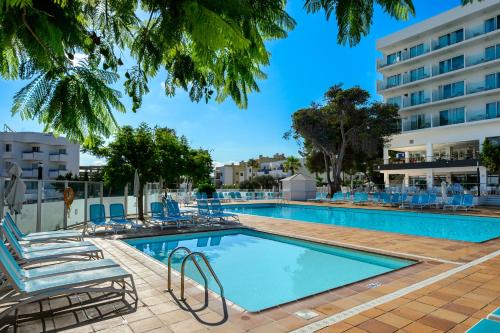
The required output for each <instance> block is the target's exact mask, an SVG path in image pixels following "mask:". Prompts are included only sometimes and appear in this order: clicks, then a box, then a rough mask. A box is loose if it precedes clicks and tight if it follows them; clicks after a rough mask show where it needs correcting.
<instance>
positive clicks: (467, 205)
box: [456, 194, 474, 211]
mask: <svg viewBox="0 0 500 333" xmlns="http://www.w3.org/2000/svg"><path fill="white" fill-rule="evenodd" d="M473 208H474V196H473V195H472V194H464V197H463V199H462V204H460V205H459V206H458V207H457V208H456V209H464V210H465V211H467V210H469V209H473Z"/></svg>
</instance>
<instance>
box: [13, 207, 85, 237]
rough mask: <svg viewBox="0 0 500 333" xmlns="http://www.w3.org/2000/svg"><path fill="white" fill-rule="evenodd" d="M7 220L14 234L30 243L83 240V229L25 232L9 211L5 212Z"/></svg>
mask: <svg viewBox="0 0 500 333" xmlns="http://www.w3.org/2000/svg"><path fill="white" fill-rule="evenodd" d="M5 222H6V223H7V224H8V225H9V226H10V227H11V229H12V230H13V232H14V235H15V236H16V238H17V239H18V240H19V241H25V242H30V243H38V242H43V243H48V242H57V241H72V240H77V241H82V240H83V231H70V230H58V231H47V232H33V233H29V234H27V233H23V232H22V231H21V230H20V229H19V227H18V226H17V224H16V223H15V222H14V220H13V219H12V216H11V215H10V214H9V213H6V214H5Z"/></svg>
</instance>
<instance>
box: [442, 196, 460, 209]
mask: <svg viewBox="0 0 500 333" xmlns="http://www.w3.org/2000/svg"><path fill="white" fill-rule="evenodd" d="M460 205H462V195H461V194H454V195H453V197H452V198H451V200H450V201H448V203H446V204H445V205H443V209H446V208H451V209H453V210H456V209H457V208H458V207H460Z"/></svg>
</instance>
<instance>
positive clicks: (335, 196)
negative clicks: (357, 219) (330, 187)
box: [330, 192, 344, 202]
mask: <svg viewBox="0 0 500 333" xmlns="http://www.w3.org/2000/svg"><path fill="white" fill-rule="evenodd" d="M330 201H331V202H341V201H344V193H342V192H335V193H334V194H333V196H332V197H331V198H330Z"/></svg>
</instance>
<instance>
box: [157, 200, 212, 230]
mask: <svg viewBox="0 0 500 333" xmlns="http://www.w3.org/2000/svg"><path fill="white" fill-rule="evenodd" d="M212 200H218V199H212ZM166 204H167V218H173V219H176V220H178V221H179V222H183V223H185V224H186V223H187V224H193V216H192V215H188V214H186V213H184V214H183V213H182V212H181V210H180V208H179V203H178V202H177V201H175V200H166Z"/></svg>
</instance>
